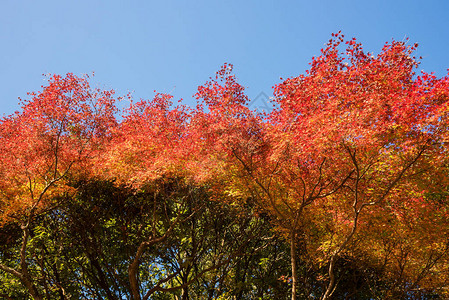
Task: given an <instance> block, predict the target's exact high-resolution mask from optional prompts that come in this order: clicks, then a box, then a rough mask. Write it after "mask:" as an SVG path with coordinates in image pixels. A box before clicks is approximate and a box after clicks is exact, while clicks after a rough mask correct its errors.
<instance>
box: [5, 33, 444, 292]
mask: <svg viewBox="0 0 449 300" xmlns="http://www.w3.org/2000/svg"><path fill="white" fill-rule="evenodd" d="M416 47H417V45H408V44H407V42H397V41H392V42H391V43H387V44H385V46H384V47H383V49H382V50H381V52H380V53H379V54H377V55H374V54H372V53H366V52H364V51H363V49H362V45H361V44H360V43H358V42H357V41H356V40H355V39H351V40H345V39H344V36H343V35H341V34H340V33H337V34H333V35H332V39H331V40H330V41H329V43H328V44H327V45H326V47H325V48H324V49H323V50H322V51H321V54H320V55H319V56H317V57H314V58H313V59H312V62H311V64H310V69H309V70H307V71H306V73H305V74H302V75H299V76H297V77H292V78H289V79H286V80H283V81H282V82H281V83H279V84H278V85H276V86H275V88H274V107H275V109H274V110H273V112H272V113H270V114H268V115H267V114H259V113H257V112H256V111H252V110H250V109H249V108H248V107H247V104H248V103H249V99H248V97H247V96H246V95H245V93H244V88H243V86H242V85H240V84H239V83H238V82H237V79H236V77H235V76H234V75H233V74H232V72H231V71H232V65H229V64H225V65H224V66H223V67H222V68H221V69H220V70H219V71H218V72H217V74H216V76H215V77H213V78H211V79H210V80H209V81H208V82H206V83H205V84H204V85H202V86H200V87H199V88H198V93H197V94H196V95H195V96H196V98H197V99H198V105H197V107H196V108H192V109H189V108H187V107H185V106H183V105H178V106H174V105H173V103H172V102H171V98H172V97H171V96H170V95H166V94H156V96H155V97H154V98H153V99H152V100H140V101H138V102H136V103H135V102H133V101H132V99H131V98H130V96H128V97H129V100H130V106H129V107H128V108H125V109H124V110H123V111H122V112H121V114H122V115H121V117H118V116H117V115H118V113H119V110H118V109H117V107H116V105H115V100H116V98H114V97H115V96H114V91H104V90H100V89H93V88H91V87H90V85H89V78H88V77H87V76H86V77H82V78H81V77H77V76H75V75H73V74H67V75H66V76H65V77H61V76H57V75H55V76H52V77H50V78H49V81H48V84H47V85H46V86H43V87H42V90H41V91H40V92H36V93H30V94H29V98H30V99H29V100H26V101H23V102H22V110H21V111H19V112H16V113H15V114H13V115H11V116H7V117H4V118H3V119H2V120H1V122H0V153H1V154H2V155H1V156H0V282H1V288H0V296H1V297H4V298H6V299H14V298H21V299H58V298H59V299H135V300H137V299H150V298H151V299H288V298H291V299H297V298H298V297H299V298H301V299H318V298H320V299H330V298H333V299H374V298H379V299H380V298H392V299H398V298H408V299H424V298H426V299H427V298H431V297H434V298H438V297H440V298H445V297H447V296H448V295H447V293H448V292H447V291H448V288H449V286H448V282H449V278H448V276H447V270H448V260H449V223H448V221H447V220H448V213H449V206H448V187H449V184H448V183H449V177H448V176H447V174H448V169H447V167H448V159H447V141H448V132H449V131H448V111H449V110H448V108H449V107H448V103H449V102H448V100H449V77H443V78H436V77H435V76H434V75H433V74H427V73H421V74H420V75H417V74H415V72H414V70H415V69H416V68H417V66H418V64H419V62H418V60H417V59H416V58H415V57H413V53H414V51H415V50H416Z"/></svg>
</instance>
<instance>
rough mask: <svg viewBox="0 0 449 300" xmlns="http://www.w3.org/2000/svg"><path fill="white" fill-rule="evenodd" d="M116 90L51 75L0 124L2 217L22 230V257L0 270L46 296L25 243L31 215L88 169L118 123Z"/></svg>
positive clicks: (37, 294) (36, 294)
mask: <svg viewBox="0 0 449 300" xmlns="http://www.w3.org/2000/svg"><path fill="white" fill-rule="evenodd" d="M113 95H114V92H113V91H102V90H98V89H91V88H90V85H89V83H88V79H87V77H86V78H80V77H77V76H75V75H73V74H67V76H66V77H61V76H57V75H55V76H52V77H50V78H49V80H48V85H47V86H44V87H42V91H40V92H38V93H30V94H29V97H30V99H29V100H25V101H23V104H22V109H21V111H19V112H16V113H15V114H13V115H11V116H8V117H5V118H3V119H2V120H1V124H0V141H1V142H0V147H1V148H0V149H1V150H0V152H1V158H0V160H1V161H0V174H1V176H0V177H1V179H0V190H1V194H0V197H1V198H0V220H1V222H2V224H5V223H7V222H16V223H17V224H19V226H20V228H21V230H22V232H23V234H22V242H21V248H20V259H19V260H18V263H17V264H15V265H5V264H0V269H1V270H3V271H4V272H7V273H9V274H11V275H13V276H15V277H17V278H18V279H19V280H20V281H21V282H22V283H23V284H24V285H25V286H26V288H27V289H28V291H29V293H30V294H31V295H32V297H33V298H35V299H42V295H41V292H40V291H39V290H38V288H36V285H35V282H34V280H35V279H34V278H33V276H32V274H30V273H29V271H28V256H27V245H28V240H29V238H30V226H31V224H32V222H33V219H34V218H35V217H36V216H37V215H38V214H40V213H41V212H44V211H46V210H48V209H51V207H52V205H54V203H52V200H53V199H55V196H56V195H62V194H64V193H70V192H71V189H70V188H69V186H68V185H67V184H66V183H67V180H69V179H70V178H72V177H76V176H78V175H79V174H83V173H86V172H88V170H90V167H89V166H90V164H91V163H92V160H91V159H92V158H93V157H94V156H95V153H97V151H99V150H100V149H101V146H102V144H103V140H104V139H105V138H107V137H108V134H109V129H110V128H111V127H113V126H115V117H114V113H115V106H114V101H115V100H114V98H113Z"/></svg>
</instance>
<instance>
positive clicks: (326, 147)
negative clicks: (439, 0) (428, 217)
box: [254, 34, 449, 299]
mask: <svg viewBox="0 0 449 300" xmlns="http://www.w3.org/2000/svg"><path fill="white" fill-rule="evenodd" d="M333 36H334V37H333V39H331V40H330V41H329V43H328V45H327V47H326V48H325V49H323V50H322V53H321V55H320V56H318V57H315V58H313V60H312V63H311V68H310V70H308V71H307V72H306V74H304V75H300V76H298V77H294V78H290V79H287V80H285V81H284V82H282V83H281V84H279V85H277V86H276V88H275V96H276V98H275V101H276V103H277V105H278V108H277V109H275V110H274V112H273V113H272V115H271V116H270V123H271V124H270V125H271V126H269V128H268V132H269V133H268V135H269V137H270V143H271V144H272V145H273V146H272V151H271V153H270V155H269V161H270V162H271V163H270V164H269V166H272V167H271V168H272V169H271V171H270V173H269V177H268V178H269V179H259V178H257V179H254V180H257V181H260V182H262V180H264V183H263V184H261V190H262V191H264V192H265V193H264V194H261V195H263V196H264V197H263V199H265V200H264V202H263V203H264V205H269V207H271V208H270V209H273V210H275V211H276V212H283V213H284V212H287V213H286V215H285V217H284V216H282V215H281V214H279V213H278V215H280V216H281V217H282V218H286V219H287V222H288V223H287V224H288V226H287V229H288V230H289V231H290V233H291V234H292V235H291V239H290V242H291V244H292V257H293V256H294V253H295V251H294V241H295V234H296V233H295V232H296V231H297V230H299V233H300V234H301V235H303V236H304V240H303V242H304V243H305V244H306V247H310V248H309V249H310V250H308V254H310V253H311V251H313V252H315V253H317V254H318V255H319V256H320V259H324V261H325V264H326V265H327V266H328V277H327V287H326V289H325V290H324V291H323V295H322V299H328V298H330V297H331V295H332V293H333V292H334V291H335V289H336V286H337V282H338V279H337V278H336V276H335V265H336V263H337V261H338V259H339V258H340V257H341V255H343V254H347V253H351V251H350V250H351V249H353V248H352V247H353V242H355V241H358V240H360V239H362V240H363V236H364V232H366V231H373V230H381V229H380V228H382V227H380V228H379V227H376V226H373V225H374V224H373V223H371V222H370V220H371V219H372V218H373V215H374V214H376V215H377V216H378V218H381V220H382V221H381V223H380V224H377V226H385V225H387V224H388V217H387V216H391V214H394V213H395V212H394V209H395V205H394V203H398V202H401V203H413V202H414V201H416V199H417V198H420V197H421V196H423V193H425V191H426V190H427V188H428V187H427V188H426V187H423V186H419V185H416V184H415V182H416V180H419V179H422V178H425V177H426V176H431V173H429V171H430V170H431V169H430V168H429V167H428V166H429V165H432V166H434V167H435V166H444V163H443V162H442V159H443V160H444V157H445V152H446V149H445V139H446V134H447V103H448V100H449V98H448V95H449V94H448V93H449V89H448V82H449V80H448V78H447V77H445V78H442V79H437V78H435V76H433V75H429V74H425V73H423V74H422V75H420V76H415V73H414V71H413V70H414V69H415V68H416V67H417V65H418V64H417V62H416V59H415V58H414V57H413V51H414V50H415V49H416V46H417V45H412V46H408V45H407V44H406V43H404V42H396V41H393V42H391V43H389V44H386V45H385V46H384V48H383V49H382V51H381V52H380V54H378V55H376V56H374V55H373V54H371V53H365V52H364V51H363V49H362V46H361V44H359V43H357V42H356V40H355V39H352V40H349V41H346V42H345V43H346V45H347V47H346V49H344V52H340V48H341V47H340V46H341V44H342V43H343V42H344V38H343V36H342V35H340V34H336V35H333ZM279 191H282V192H279ZM429 205H430V203H429ZM424 207H426V206H425V205H424ZM424 207H423V208H424ZM414 209H418V207H416V206H414ZM426 209H429V207H427V208H426ZM431 209H436V207H433V208H431ZM385 210H390V213H385ZM377 213H379V214H377ZM396 213H397V212H396ZM414 213H418V212H416V211H415V212H414ZM284 214H285V213H284ZM385 222H387V223H385ZM381 224H382V225H381ZM387 226H388V225H387ZM441 230H445V229H443V228H442V229H441ZM317 233H318V235H316V234H317ZM365 241H366V242H367V244H370V243H372V242H373V241H371V240H365ZM445 243H447V242H443V244H445ZM367 246H368V245H367ZM368 247H369V246H368ZM442 247H443V248H445V246H444V245H442ZM316 251H318V252H316ZM368 252H369V251H368ZM373 252H374V251H373ZM373 252H371V253H369V254H370V255H375V254H376V253H373ZM443 254H444V255H447V250H444V251H443ZM443 254H441V255H443ZM440 258H441V256H440ZM292 268H293V269H294V262H293V260H292ZM294 273H295V272H294V271H293V282H294V283H293V286H295V282H296V280H297V279H296V278H295V274H294ZM294 298H295V295H292V299H294Z"/></svg>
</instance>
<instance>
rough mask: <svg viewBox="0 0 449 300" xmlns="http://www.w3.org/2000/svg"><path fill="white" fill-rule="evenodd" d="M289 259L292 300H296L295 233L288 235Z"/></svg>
mask: <svg viewBox="0 0 449 300" xmlns="http://www.w3.org/2000/svg"><path fill="white" fill-rule="evenodd" d="M290 258H291V267H292V300H296V294H297V291H296V288H297V286H298V270H297V266H296V232H295V231H294V230H292V232H291V234H290Z"/></svg>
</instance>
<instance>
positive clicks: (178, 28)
mask: <svg viewBox="0 0 449 300" xmlns="http://www.w3.org/2000/svg"><path fill="white" fill-rule="evenodd" d="M339 30H341V31H342V33H343V34H345V36H346V37H347V38H352V37H356V38H357V39H358V40H359V41H360V42H362V43H363V45H364V49H365V50H367V51H370V52H374V53H378V52H379V51H380V49H381V47H382V45H383V44H384V43H385V42H387V41H391V39H396V40H403V39H404V38H405V37H409V38H410V42H411V43H415V42H417V43H419V45H420V46H419V50H418V52H417V56H420V55H421V56H423V60H422V64H421V67H420V68H421V69H424V70H425V71H427V72H430V71H434V72H435V73H436V75H437V76H439V77H442V76H445V75H446V74H447V69H448V68H449V1H447V0H440V1H436V0H435V1H432V0H427V1H415V0H407V1H405V0H404V1H402V0H385V1H375V0H374V1H363V0H358V1H336V0H333V1H332V0H328V1H318V0H316V1H312V0H309V1H302V0H297V1H293V0H291V1H282V0H277V1H265V0H257V1H245V0H240V1H213V0H207V1H206V0H201V1H194V0H190V1H170V0H159V1H113V0H108V1H106V0H104V1H95V0H77V1H69V0H62V1H61V0H59V1H45V0H40V1H37V0H33V1H31V0H30V1H25V0H1V1H0V86H1V89H0V91H1V94H0V115H4V114H10V113H12V112H14V111H15V110H17V109H18V108H19V106H18V104H17V98H18V97H21V98H26V92H29V91H38V90H39V89H40V86H41V85H43V84H45V81H44V79H45V78H44V77H43V75H42V74H48V73H57V74H65V73H67V72H73V73H75V74H77V75H82V74H85V73H92V72H95V85H96V86H99V87H102V88H107V89H115V90H116V91H117V93H118V94H125V93H127V92H128V91H132V92H133V95H134V98H135V99H139V98H146V99H148V98H152V97H153V95H154V93H153V90H157V91H158V92H166V93H171V94H172V95H174V97H175V99H179V98H184V100H185V102H186V103H187V104H189V105H192V104H194V103H195V100H193V99H192V95H193V94H194V93H195V91H196V88H197V87H198V85H201V84H203V83H204V82H205V81H207V80H208V78H209V77H211V76H213V75H214V73H215V72H216V71H217V70H218V69H219V67H220V66H221V65H222V64H223V63H225V62H228V63H232V64H233V65H234V73H235V74H236V76H237V78H238V80H239V82H240V83H241V84H242V85H244V86H245V87H247V95H248V96H249V97H250V98H255V97H256V96H257V95H259V94H260V93H261V92H264V93H266V94H267V95H271V94H272V86H273V85H275V84H277V83H279V82H280V80H279V78H280V77H282V78H288V77H291V76H297V75H299V74H301V73H304V71H305V70H306V69H307V68H308V63H309V62H310V61H311V57H312V56H314V55H317V54H319V51H320V49H321V48H322V47H323V46H324V44H325V43H326V42H327V41H328V40H329V38H330V36H331V33H332V32H337V31H339Z"/></svg>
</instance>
